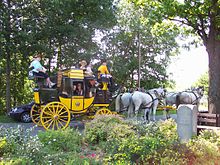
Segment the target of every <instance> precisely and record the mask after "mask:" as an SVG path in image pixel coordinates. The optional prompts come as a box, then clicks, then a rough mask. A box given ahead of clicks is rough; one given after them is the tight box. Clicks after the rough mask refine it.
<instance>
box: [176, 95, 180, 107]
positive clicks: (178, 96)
mask: <svg viewBox="0 0 220 165" xmlns="http://www.w3.org/2000/svg"><path fill="white" fill-rule="evenodd" d="M179 105H180V94H177V95H176V108H178V106H179Z"/></svg>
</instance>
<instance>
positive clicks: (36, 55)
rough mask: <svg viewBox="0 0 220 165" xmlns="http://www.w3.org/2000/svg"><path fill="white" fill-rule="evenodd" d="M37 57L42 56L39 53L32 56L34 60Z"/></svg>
mask: <svg viewBox="0 0 220 165" xmlns="http://www.w3.org/2000/svg"><path fill="white" fill-rule="evenodd" d="M38 57H40V58H42V54H41V53H37V54H35V55H34V58H38Z"/></svg>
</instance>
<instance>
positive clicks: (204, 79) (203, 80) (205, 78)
mask: <svg viewBox="0 0 220 165" xmlns="http://www.w3.org/2000/svg"><path fill="white" fill-rule="evenodd" d="M193 86H195V87H198V86H203V87H204V89H205V95H207V94H208V87H209V75H208V72H205V73H204V74H202V75H201V77H200V78H199V79H198V80H197V81H196V82H195V83H194V85H193Z"/></svg>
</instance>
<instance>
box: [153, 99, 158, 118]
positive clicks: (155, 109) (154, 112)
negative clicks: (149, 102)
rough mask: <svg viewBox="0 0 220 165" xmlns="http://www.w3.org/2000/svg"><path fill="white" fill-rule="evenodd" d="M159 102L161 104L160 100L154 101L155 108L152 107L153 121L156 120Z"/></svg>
mask: <svg viewBox="0 0 220 165" xmlns="http://www.w3.org/2000/svg"><path fill="white" fill-rule="evenodd" d="M158 104H159V101H158V100H156V102H155V103H154V105H153V108H152V111H153V121H156V117H155V116H156V112H157V106H158Z"/></svg>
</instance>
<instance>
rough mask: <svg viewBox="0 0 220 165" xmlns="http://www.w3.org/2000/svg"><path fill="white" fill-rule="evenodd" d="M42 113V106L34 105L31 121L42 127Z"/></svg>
mask: <svg viewBox="0 0 220 165" xmlns="http://www.w3.org/2000/svg"><path fill="white" fill-rule="evenodd" d="M40 112H41V106H40V105H37V104H34V105H33V106H32V107H31V119H32V121H33V122H34V123H35V124H37V125H38V126H42V124H41V122H40Z"/></svg>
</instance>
